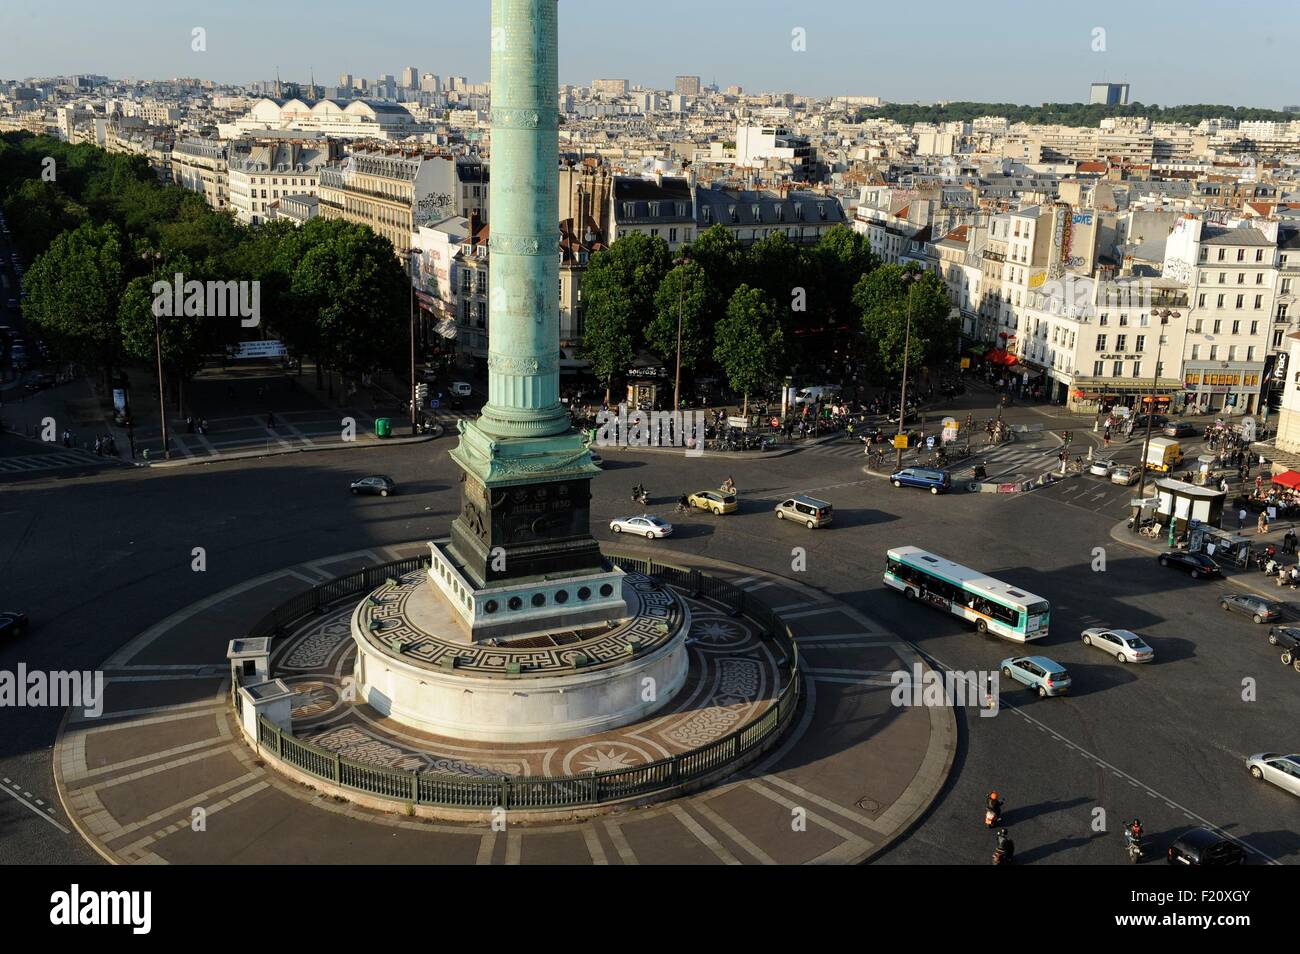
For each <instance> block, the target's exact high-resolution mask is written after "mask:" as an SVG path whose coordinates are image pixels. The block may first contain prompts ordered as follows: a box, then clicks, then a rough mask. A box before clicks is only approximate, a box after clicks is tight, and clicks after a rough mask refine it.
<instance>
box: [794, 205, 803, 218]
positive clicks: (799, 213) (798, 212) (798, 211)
mask: <svg viewBox="0 0 1300 954" xmlns="http://www.w3.org/2000/svg"><path fill="white" fill-rule="evenodd" d="M794 217H795V218H796V219H798V220H799V221H800V222H802V221H803V205H802V204H801V203H799V202H796V203H795V204H794Z"/></svg>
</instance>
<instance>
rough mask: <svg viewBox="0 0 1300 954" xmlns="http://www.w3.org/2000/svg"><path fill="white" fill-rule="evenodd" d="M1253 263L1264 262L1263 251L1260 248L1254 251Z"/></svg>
mask: <svg viewBox="0 0 1300 954" xmlns="http://www.w3.org/2000/svg"><path fill="white" fill-rule="evenodd" d="M1255 261H1257V262H1262V261H1264V250H1263V249H1262V248H1257V249H1255Z"/></svg>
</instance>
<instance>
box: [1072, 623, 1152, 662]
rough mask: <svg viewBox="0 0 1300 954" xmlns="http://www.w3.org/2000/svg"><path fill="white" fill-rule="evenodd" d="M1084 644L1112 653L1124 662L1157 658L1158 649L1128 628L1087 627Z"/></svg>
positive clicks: (1147, 660) (1146, 660)
mask: <svg viewBox="0 0 1300 954" xmlns="http://www.w3.org/2000/svg"><path fill="white" fill-rule="evenodd" d="M1083 645H1085V646H1093V647H1095V648H1097V649H1100V650H1101V651H1102V652H1106V653H1110V654H1111V655H1112V656H1114V657H1115V658H1116V659H1118V660H1119V661H1120V662H1122V663H1146V662H1151V660H1153V659H1155V658H1156V651H1155V650H1154V649H1152V648H1151V647H1150V646H1148V645H1147V644H1146V643H1145V642H1143V641H1142V637H1141V636H1139V635H1138V634H1137V633H1134V632H1131V631H1129V630H1127V629H1102V628H1101V627H1094V628H1092V629H1085V630H1084V631H1083Z"/></svg>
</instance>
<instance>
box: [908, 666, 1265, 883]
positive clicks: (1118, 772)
mask: <svg viewBox="0 0 1300 954" xmlns="http://www.w3.org/2000/svg"><path fill="white" fill-rule="evenodd" d="M922 656H923V657H924V658H925V659H926V661H927V662H929V663H930V664H931V665H932V666H935V667H936V668H938V669H941V670H950V667H949V666H948V665H947V664H946V663H944V662H943V661H942V660H939V659H936V658H935V657H934V656H932V655H931V654H929V653H926V652H923V653H922ZM998 708H999V709H1005V710H1007V711H1009V712H1012V713H1014V714H1015V715H1018V716H1020V718H1022V719H1024V720H1025V721H1026V722H1028V723H1029V724H1030V725H1034V726H1037V727H1038V728H1039V729H1042V730H1044V731H1046V732H1047V733H1049V734H1050V735H1051V736H1052V738H1054V739H1058V740H1059V741H1061V742H1064V743H1065V744H1066V745H1068V746H1070V747H1071V748H1073V749H1077V750H1078V751H1079V753H1080V754H1081V755H1084V756H1086V757H1087V758H1089V759H1091V760H1092V761H1093V762H1095V763H1096V764H1097V765H1099V766H1100V767H1101V768H1104V769H1109V770H1110V772H1111V774H1113V775H1114V776H1115V777H1116V778H1120V779H1123V780H1125V781H1127V782H1128V783H1129V785H1130V786H1132V787H1133V788H1136V789H1140V790H1142V791H1144V792H1146V793H1147V795H1148V796H1150V797H1151V798H1160V799H1163V800H1164V801H1165V802H1166V803H1168V804H1170V805H1173V806H1175V808H1176V810H1178V811H1181V812H1182V813H1183V814H1184V815H1185V816H1186V817H1188V818H1192V819H1195V820H1196V821H1197V822H1199V823H1200V824H1202V825H1204V826H1205V827H1206V828H1208V829H1210V830H1211V831H1213V832H1214V833H1215V834H1217V835H1220V836H1221V837H1223V838H1226V839H1228V840H1229V841H1231V842H1233V843H1235V844H1237V845H1239V846H1240V847H1242V848H1244V849H1245V850H1246V851H1248V852H1250V853H1251V854H1254V855H1258V856H1259V857H1261V858H1263V859H1264V860H1265V861H1267V862H1268V863H1269V864H1271V865H1278V864H1281V862H1280V861H1278V860H1277V859H1276V858H1274V857H1272V856H1271V855H1268V854H1265V853H1264V852H1263V851H1260V850H1259V849H1258V848H1256V847H1254V846H1253V845H1248V844H1246V843H1245V842H1244V841H1242V840H1241V839H1240V838H1234V837H1233V836H1232V835H1230V834H1228V833H1227V832H1226V831H1224V830H1223V829H1222V828H1220V827H1218V826H1217V825H1215V824H1214V823H1213V822H1211V821H1210V820H1209V819H1206V818H1203V817H1201V816H1200V815H1198V814H1196V813H1195V812H1193V811H1192V810H1191V809H1190V808H1187V807H1186V806H1184V805H1180V804H1178V803H1177V802H1175V801H1174V800H1173V799H1171V798H1167V797H1166V796H1164V795H1161V794H1160V793H1158V792H1157V791H1156V790H1155V789H1153V788H1152V787H1151V786H1150V785H1147V784H1145V783H1143V782H1140V781H1138V780H1137V779H1136V778H1134V777H1133V776H1132V775H1129V774H1128V773H1127V772H1125V771H1124V770H1123V769H1121V768H1118V767H1117V766H1114V765H1112V764H1110V763H1109V762H1107V761H1106V760H1105V759H1103V758H1102V757H1101V756H1099V755H1096V754H1094V753H1092V752H1089V751H1088V750H1087V749H1085V748H1083V747H1082V746H1079V745H1076V744H1075V743H1073V742H1070V741H1069V740H1068V739H1066V738H1065V737H1064V736H1062V735H1060V734H1058V733H1057V732H1055V731H1054V730H1052V729H1050V728H1048V727H1047V726H1046V725H1044V724H1043V723H1042V722H1040V721H1039V720H1037V719H1035V718H1034V717H1033V716H1031V715H1029V714H1027V713H1026V712H1024V710H1022V709H1021V708H1020V707H1019V706H1017V705H1015V704H1013V703H1010V702H999V704H998Z"/></svg>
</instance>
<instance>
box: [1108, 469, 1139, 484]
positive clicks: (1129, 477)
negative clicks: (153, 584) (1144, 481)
mask: <svg viewBox="0 0 1300 954" xmlns="http://www.w3.org/2000/svg"><path fill="white" fill-rule="evenodd" d="M1139 476H1140V475H1139V473H1138V469H1137V468H1136V467H1133V466H1130V465H1129V464H1120V465H1119V466H1118V467H1116V468H1114V469H1113V470H1112V471H1111V472H1110V482H1111V483H1112V484H1119V485H1120V486H1122V487H1130V486H1132V485H1133V484H1136V483H1137V482H1138V477H1139Z"/></svg>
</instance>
